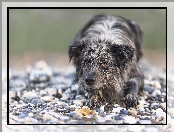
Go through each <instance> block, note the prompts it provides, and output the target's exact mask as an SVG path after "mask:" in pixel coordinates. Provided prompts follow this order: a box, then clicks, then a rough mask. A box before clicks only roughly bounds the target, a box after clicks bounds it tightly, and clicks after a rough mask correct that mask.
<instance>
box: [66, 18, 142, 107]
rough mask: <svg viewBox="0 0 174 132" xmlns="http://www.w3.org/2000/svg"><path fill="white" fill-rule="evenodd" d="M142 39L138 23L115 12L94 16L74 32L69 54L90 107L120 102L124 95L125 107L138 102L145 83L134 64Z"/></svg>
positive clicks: (136, 60) (138, 57)
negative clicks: (114, 14) (88, 98)
mask: <svg viewBox="0 0 174 132" xmlns="http://www.w3.org/2000/svg"><path fill="white" fill-rule="evenodd" d="M141 43H142V31H141V29H140V28H139V26H138V25H137V24H136V23H135V22H134V21H130V20H127V19H125V18H123V17H118V16H105V15H97V16H94V17H93V18H92V19H91V20H90V21H89V22H88V23H87V24H86V25H85V26H84V27H83V28H82V29H81V30H80V31H79V32H78V33H77V34H76V36H75V38H74V39H73V42H72V44H71V45H70V47H69V58H70V61H71V59H73V63H74V65H75V68H76V81H78V84H79V88H80V89H84V90H85V91H86V92H88V93H89V94H90V95H91V96H90V105H91V106H92V107H96V106H100V105H103V104H105V103H108V104H111V105H112V104H114V103H120V101H121V99H122V98H123V97H125V105H126V107H135V106H136V105H137V104H138V92H140V91H141V90H142V87H143V85H144V75H143V73H142V71H141V69H140V68H139V67H138V64H137V63H138V61H139V59H140V58H141V57H142V50H141ZM86 78H92V81H91V80H87V79H86ZM87 81H90V82H87Z"/></svg>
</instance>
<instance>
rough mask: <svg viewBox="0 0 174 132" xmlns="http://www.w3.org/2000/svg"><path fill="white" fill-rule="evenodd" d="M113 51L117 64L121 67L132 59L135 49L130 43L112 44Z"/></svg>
mask: <svg viewBox="0 0 174 132" xmlns="http://www.w3.org/2000/svg"><path fill="white" fill-rule="evenodd" d="M111 52H112V54H113V56H114V58H115V64H116V65H117V66H118V67H121V66H125V64H126V63H128V62H131V61H132V59H133V56H134V52H135V49H134V48H133V47H132V46H129V45H118V44H113V45H112V46H111Z"/></svg>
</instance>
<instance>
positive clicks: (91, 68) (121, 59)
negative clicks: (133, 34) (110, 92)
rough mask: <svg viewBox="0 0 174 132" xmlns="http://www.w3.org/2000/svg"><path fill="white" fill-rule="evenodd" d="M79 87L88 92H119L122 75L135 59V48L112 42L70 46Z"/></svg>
mask: <svg viewBox="0 0 174 132" xmlns="http://www.w3.org/2000/svg"><path fill="white" fill-rule="evenodd" d="M69 55H70V59H71V58H73V60H74V64H75V66H76V74H77V77H78V80H79V82H78V83H79V86H80V87H82V88H84V89H85V90H86V91H88V92H91V93H93V92H95V91H97V90H102V89H117V90H119V89H120V88H121V87H120V85H121V83H122V78H120V76H121V74H123V72H124V70H125V69H126V68H127V65H128V64H129V62H131V61H132V59H133V57H134V48H133V47H131V46H128V45H119V44H115V43H114V44H112V43H110V42H102V41H95V42H81V43H77V44H74V45H73V46H70V49H69Z"/></svg>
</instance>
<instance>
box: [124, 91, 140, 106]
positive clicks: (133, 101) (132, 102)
mask: <svg viewBox="0 0 174 132" xmlns="http://www.w3.org/2000/svg"><path fill="white" fill-rule="evenodd" d="M138 104H139V102H138V97H137V95H135V94H128V95H127V96H126V99H125V105H126V108H130V107H136V106H137V105H138Z"/></svg>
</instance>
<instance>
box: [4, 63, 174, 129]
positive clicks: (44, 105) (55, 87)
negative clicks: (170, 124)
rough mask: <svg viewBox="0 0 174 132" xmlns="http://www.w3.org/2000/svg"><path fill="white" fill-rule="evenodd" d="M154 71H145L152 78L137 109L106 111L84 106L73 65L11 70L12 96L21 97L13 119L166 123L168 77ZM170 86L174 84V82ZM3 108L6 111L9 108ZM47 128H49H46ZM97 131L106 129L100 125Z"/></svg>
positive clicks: (115, 107)
mask: <svg viewBox="0 0 174 132" xmlns="http://www.w3.org/2000/svg"><path fill="white" fill-rule="evenodd" d="M150 68H151V67H150ZM73 70H74V69H73ZM153 71H156V70H155V68H154V67H153V68H152V69H150V70H149V71H148V70H147V71H146V72H147V73H145V74H146V76H147V77H148V78H146V80H145V86H144V91H143V92H144V93H145V95H143V96H140V97H139V103H140V104H139V105H138V106H137V107H136V108H129V109H128V110H127V109H125V108H124V107H122V106H120V105H118V104H114V105H113V108H112V110H111V111H109V112H106V111H104V109H105V106H106V105H103V106H101V108H99V109H90V108H89V107H88V106H84V105H86V102H87V101H86V97H87V94H85V95H76V90H77V89H79V86H78V84H72V82H73V78H72V77H73V76H74V71H72V69H71V68H70V69H67V70H66V71H64V70H61V69H59V68H52V67H49V66H48V64H46V62H44V61H40V62H38V63H36V64H35V65H34V66H29V67H28V69H27V74H26V73H22V72H18V74H16V73H15V72H13V70H12V69H11V73H12V76H11V78H10V84H11V85H10V86H11V89H10V92H9V95H10V97H16V96H19V100H18V101H17V100H16V101H15V100H11V101H10V107H9V112H10V118H11V120H13V119H16V122H17V120H18V119H19V118H20V119H22V120H19V122H23V123H27V122H30V123H36V124H39V123H40V124H42V123H43V124H66V123H70V124H79V123H82V124H149V125H150V124H154V123H157V124H158V123H159V124H165V123H166V118H165V117H164V116H165V114H166V99H165V98H166V88H167V87H166V84H165V78H161V77H158V74H156V73H154V72H153ZM160 76H163V75H160ZM4 80H5V79H4ZM71 84H72V85H71ZM168 86H169V87H173V86H174V84H173V85H170V84H169V85H168ZM14 88H16V91H15V89H14ZM167 90H168V92H169V94H168V96H169V97H168V99H169V100H168V103H167V105H169V106H170V108H172V107H173V106H174V105H173V104H174V103H173V102H174V97H172V96H173V95H172V94H173V93H174V92H172V91H170V88H167ZM6 105H7V103H6ZM6 107H7V106H6ZM3 109H4V110H5V108H3ZM167 112H168V115H169V117H171V120H172V118H173V115H174V113H173V110H172V109H169V110H168V111H167ZM11 115H13V116H11ZM23 118H25V120H23ZM13 122H15V120H13ZM57 127H58V128H59V127H60V128H63V126H61V125H57V126H56V128H57ZM68 127H69V126H68ZM64 128H66V126H65V127H64ZM114 128H118V130H120V129H121V130H123V131H125V132H126V131H137V132H139V131H144V129H145V128H146V126H144V127H143V126H140V125H138V126H137V125H136V129H135V127H134V126H124V127H120V126H118V127H115V126H114ZM109 129H110V130H112V129H113V127H111V126H108V127H106V130H107V131H109ZM43 130H45V131H46V129H43ZM55 130H57V129H55ZM50 131H51V130H50ZM95 131H96V132H98V131H102V130H101V128H96V129H95ZM146 131H147V130H146Z"/></svg>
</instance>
